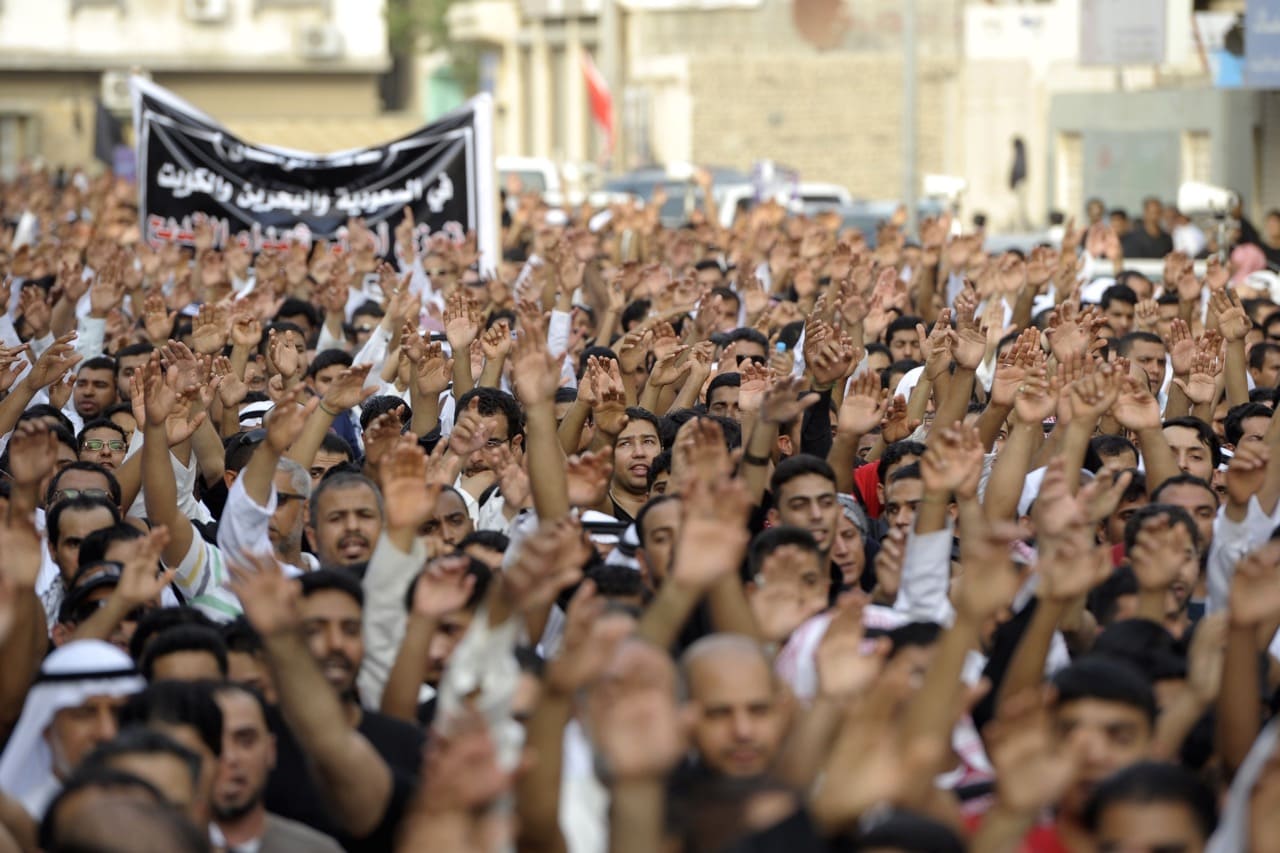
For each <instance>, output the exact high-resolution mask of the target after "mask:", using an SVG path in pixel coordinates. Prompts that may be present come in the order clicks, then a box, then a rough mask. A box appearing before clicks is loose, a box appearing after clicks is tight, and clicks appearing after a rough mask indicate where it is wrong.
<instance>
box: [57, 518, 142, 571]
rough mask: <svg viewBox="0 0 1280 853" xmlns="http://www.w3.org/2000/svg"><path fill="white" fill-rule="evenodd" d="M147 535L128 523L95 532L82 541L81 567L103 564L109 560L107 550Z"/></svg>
mask: <svg viewBox="0 0 1280 853" xmlns="http://www.w3.org/2000/svg"><path fill="white" fill-rule="evenodd" d="M146 535H147V534H145V533H143V532H142V531H141V530H139V529H138V528H136V527H134V526H133V525H132V524H129V523H128V522H121V523H120V524H113V525H112V526H111V527H104V528H102V529H101V530H95V531H93V532H92V533H90V534H89V535H88V536H86V537H84V538H83V539H81V540H80V565H81V566H84V565H86V564H88V563H97V562H101V561H102V560H105V559H107V549H108V548H110V547H111V546H112V545H114V544H116V543H117V542H134V541H136V540H138V539H142V538H144V537H145V536H146ZM50 541H52V540H50Z"/></svg>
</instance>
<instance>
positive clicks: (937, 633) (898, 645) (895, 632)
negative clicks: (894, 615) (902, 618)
mask: <svg viewBox="0 0 1280 853" xmlns="http://www.w3.org/2000/svg"><path fill="white" fill-rule="evenodd" d="M884 635H885V636H886V637H888V638H889V642H890V643H891V644H892V648H891V649H890V651H889V657H893V656H894V655H896V654H897V653H898V652H900V651H902V650H903V649H906V648H911V647H913V646H914V647H925V646H932V645H933V644H934V643H936V642H938V638H939V637H941V636H942V626H941V625H939V624H938V623H937V622H908V623H907V624H905V625H899V626H898V627H897V628H890V629H889V630H888V631H885V633H884Z"/></svg>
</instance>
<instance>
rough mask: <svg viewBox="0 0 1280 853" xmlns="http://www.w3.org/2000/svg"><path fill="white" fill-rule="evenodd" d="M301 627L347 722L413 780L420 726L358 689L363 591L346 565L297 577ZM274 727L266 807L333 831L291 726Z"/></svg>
mask: <svg viewBox="0 0 1280 853" xmlns="http://www.w3.org/2000/svg"><path fill="white" fill-rule="evenodd" d="M299 581H300V584H301V598H300V599H299V601H298V611H299V616H300V617H301V620H302V632H303V635H304V637H305V639H306V643H307V648H308V650H309V651H310V652H311V657H312V658H313V659H314V660H315V662H316V664H317V665H318V666H319V667H320V671H321V673H322V674H323V675H324V679H325V681H327V682H329V685H330V686H331V687H332V688H333V689H334V692H336V693H337V695H338V699H339V701H340V702H341V703H342V708H343V711H344V712H345V714H346V718H347V723H348V724H349V725H350V726H351V727H352V728H353V729H355V730H356V731H358V732H359V733H360V734H361V735H363V736H364V738H365V739H366V740H367V741H368V742H369V743H370V744H372V745H373V748H374V750H376V751H377V753H378V754H379V755H380V756H381V757H382V760H383V761H385V762H386V763H387V765H388V766H389V767H390V768H391V770H392V771H393V772H394V773H396V774H399V775H401V776H403V777H404V778H409V779H412V778H414V777H415V776H416V775H417V772H418V766H419V763H420V761H421V758H422V732H421V730H419V729H418V728H417V727H416V726H413V725H410V724H408V723H405V722H402V721H400V720H397V719H395V718H393V717H389V716H387V715H385V714H381V713H379V712H377V711H369V710H365V709H364V708H362V707H361V705H360V696H359V692H358V691H357V690H356V674H357V673H358V672H360V665H361V663H363V661H364V634H363V629H364V591H363V590H362V589H361V587H360V581H359V580H357V579H356V578H355V576H354V575H352V574H351V573H350V572H348V571H345V570H343V569H319V570H317V571H314V572H307V573H306V574H304V575H302V576H301V577H300V578H299ZM273 728H275V734H276V738H277V742H276V743H277V756H276V766H275V770H274V771H273V772H272V774H271V779H270V782H269V783H268V785H267V791H266V807H267V810H268V811H270V812H273V813H275V814H279V815H282V816H285V817H288V818H291V819H293V820H297V821H301V822H302V823H305V824H307V825H308V826H311V827H313V828H316V829H319V830H320V831H322V832H325V833H331V832H333V831H334V827H333V825H332V820H333V816H332V815H331V814H328V813H327V812H326V811H325V807H324V805H323V803H324V800H323V798H322V797H321V796H320V795H319V792H318V791H317V790H316V788H315V785H314V783H313V782H312V781H311V776H310V773H309V771H308V767H307V759H306V756H305V755H304V753H303V751H302V749H301V748H300V746H299V745H298V743H297V741H295V740H294V739H293V737H291V736H289V734H288V731H287V730H281V729H279V728H276V727H273Z"/></svg>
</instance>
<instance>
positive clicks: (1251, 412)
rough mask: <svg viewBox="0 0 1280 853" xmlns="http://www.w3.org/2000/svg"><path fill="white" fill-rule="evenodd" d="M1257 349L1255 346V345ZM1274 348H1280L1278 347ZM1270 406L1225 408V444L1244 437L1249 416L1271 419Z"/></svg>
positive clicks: (1246, 404)
mask: <svg viewBox="0 0 1280 853" xmlns="http://www.w3.org/2000/svg"><path fill="white" fill-rule="evenodd" d="M1255 349H1257V347H1255ZM1276 349H1278V350H1280V347H1277V348H1276ZM1272 414H1273V413H1272V411H1271V407H1270V406H1264V405H1263V404H1262V403H1241V404H1240V405H1238V406H1232V407H1231V408H1230V409H1227V417H1226V420H1224V421H1223V422H1222V432H1223V437H1224V438H1226V440H1227V444H1230V445H1232V446H1235V445H1237V444H1239V443H1240V439H1241V438H1243V437H1244V422H1245V421H1246V420H1247V419H1249V418H1266V419H1267V420H1271V415H1272Z"/></svg>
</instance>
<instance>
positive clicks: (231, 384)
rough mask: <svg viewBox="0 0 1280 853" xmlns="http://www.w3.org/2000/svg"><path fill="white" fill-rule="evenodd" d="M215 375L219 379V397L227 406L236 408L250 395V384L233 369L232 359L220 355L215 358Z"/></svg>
mask: <svg viewBox="0 0 1280 853" xmlns="http://www.w3.org/2000/svg"><path fill="white" fill-rule="evenodd" d="M213 375H214V377H215V378H216V379H217V380H218V399H220V400H221V401H222V405H223V406H224V407H225V408H228V409H230V408H234V407H236V406H239V405H240V404H241V403H243V402H244V398H245V397H247V396H249V386H248V385H246V384H245V381H244V380H243V379H241V378H240V377H239V376H236V372H235V371H234V370H232V369H231V360H230V359H228V358H227V357H226V356H225V355H220V356H218V357H217V358H215V359H214V360H213Z"/></svg>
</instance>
